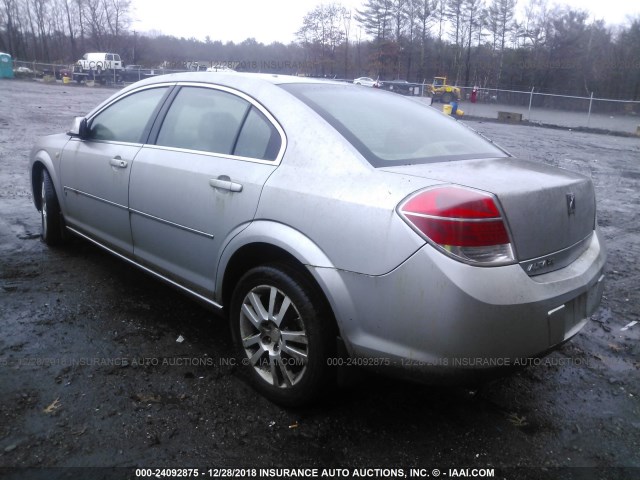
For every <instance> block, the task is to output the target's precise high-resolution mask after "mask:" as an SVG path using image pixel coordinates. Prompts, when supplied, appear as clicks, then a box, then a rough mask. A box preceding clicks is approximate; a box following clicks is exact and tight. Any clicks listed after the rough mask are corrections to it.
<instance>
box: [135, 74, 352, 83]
mask: <svg viewBox="0 0 640 480" xmlns="http://www.w3.org/2000/svg"><path fill="white" fill-rule="evenodd" d="M238 79H245V80H250V81H255V82H256V83H261V82H265V83H271V84H274V85H283V84H290V83H308V84H335V85H344V84H345V82H341V81H338V80H333V79H326V78H312V77H296V76H293V75H280V74H276V73H248V72H233V71H231V72H230V71H222V72H179V73H171V74H167V75H159V76H157V77H152V78H149V79H147V80H144V81H143V82H144V83H146V84H155V83H167V82H169V83H171V82H198V83H217V84H223V85H224V84H233V82H234V81H237V80H238Z"/></svg>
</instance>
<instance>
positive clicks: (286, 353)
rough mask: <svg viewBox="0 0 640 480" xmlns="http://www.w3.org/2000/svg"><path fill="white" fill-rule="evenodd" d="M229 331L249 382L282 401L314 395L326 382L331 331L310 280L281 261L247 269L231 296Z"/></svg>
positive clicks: (303, 401)
mask: <svg viewBox="0 0 640 480" xmlns="http://www.w3.org/2000/svg"><path fill="white" fill-rule="evenodd" d="M230 314H231V330H232V334H233V339H234V343H235V345H236V349H237V352H238V356H239V357H240V361H241V364H242V368H243V370H244V372H245V373H246V375H247V376H248V378H249V380H250V382H251V383H252V384H253V386H254V387H255V388H256V389H257V390H258V391H260V392H261V393H262V394H263V395H264V396H266V397H267V398H269V399H270V400H272V401H274V402H276V403H278V404H281V405H284V406H300V405H303V404H306V403H309V402H310V401H311V400H313V399H315V398H317V396H318V395H319V394H320V392H321V391H322V389H323V388H324V387H326V386H327V385H328V384H329V383H330V370H329V368H328V365H327V363H328V359H329V358H330V357H331V355H332V354H333V352H334V351H335V333H334V329H333V327H332V325H333V323H332V319H331V316H330V314H329V313H328V309H327V308H326V306H325V302H324V301H323V300H322V298H321V297H320V295H319V294H318V293H317V292H316V289H315V288H313V286H312V285H311V282H310V281H309V280H308V279H307V278H306V277H305V275H303V274H302V273H300V272H298V271H297V270H296V269H295V268H292V267H290V266H288V265H283V264H273V265H265V266H260V267H256V268H253V269H251V270H249V271H248V272H247V273H246V274H245V275H244V276H243V277H242V278H241V279H240V281H239V282H238V285H237V286H236V289H235V291H234V293H233V297H232V300H231V312H230Z"/></svg>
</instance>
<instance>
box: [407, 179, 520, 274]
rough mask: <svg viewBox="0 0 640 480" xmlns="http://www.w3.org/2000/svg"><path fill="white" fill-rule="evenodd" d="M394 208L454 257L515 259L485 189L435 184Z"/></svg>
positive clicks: (484, 260) (503, 261) (494, 262)
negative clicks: (437, 185)
mask: <svg viewBox="0 0 640 480" xmlns="http://www.w3.org/2000/svg"><path fill="white" fill-rule="evenodd" d="M398 212H399V213H400V216H401V217H402V218H403V219H404V220H405V221H406V222H407V223H408V224H409V225H410V226H411V227H412V228H413V229H414V230H415V231H416V232H417V233H419V234H420V235H422V236H423V237H424V238H425V239H427V240H428V241H429V242H430V243H431V244H433V245H435V246H437V247H439V248H440V249H442V250H444V251H445V252H446V253H447V254H449V255H451V256H453V257H456V258H457V259H458V260H463V261H466V262H470V263H474V264H485V265H497V264H500V265H504V264H506V263H513V262H514V261H515V257H514V255H513V248H512V246H511V240H510V239H509V233H508V231H507V227H506V225H505V222H504V219H503V218H502V214H501V212H500V210H499V208H498V205H497V203H496V200H495V199H494V197H493V196H492V195H490V194H488V193H485V192H481V191H478V190H473V189H469V188H463V187H454V186H444V187H435V188H431V189H429V190H423V191H421V192H418V193H416V194H414V195H413V196H411V197H409V198H408V199H407V200H405V201H404V202H403V203H401V204H400V206H399V207H398Z"/></svg>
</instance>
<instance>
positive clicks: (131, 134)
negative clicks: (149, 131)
mask: <svg viewBox="0 0 640 480" xmlns="http://www.w3.org/2000/svg"><path fill="white" fill-rule="evenodd" d="M166 91H167V87H159V88H150V89H147V90H142V91H139V92H135V93H132V94H131V95H127V96H126V97H124V98H123V99H121V100H118V101H117V102H115V103H112V104H111V105H109V106H108V107H107V108H105V109H104V110H102V111H101V112H100V113H98V114H97V115H96V116H95V117H93V119H92V120H91V126H90V129H89V138H90V139H92V140H105V141H114V142H127V143H142V142H143V141H144V139H143V138H142V134H143V132H144V131H145V128H146V127H147V124H148V123H149V120H150V119H151V116H152V114H153V112H154V110H155V109H156V107H157V106H158V104H159V103H160V100H161V99H162V97H163V96H164V94H165V93H166Z"/></svg>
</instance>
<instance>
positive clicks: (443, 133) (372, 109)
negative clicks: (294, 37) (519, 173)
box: [281, 83, 508, 167]
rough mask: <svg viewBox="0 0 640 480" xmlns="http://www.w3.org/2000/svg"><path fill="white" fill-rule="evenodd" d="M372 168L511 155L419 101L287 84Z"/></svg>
mask: <svg viewBox="0 0 640 480" xmlns="http://www.w3.org/2000/svg"><path fill="white" fill-rule="evenodd" d="M281 87H282V88H284V89H285V90H287V91H288V92H290V93H291V94H293V95H295V96H296V97H297V98H299V99H300V100H302V101H303V102H304V103H306V104H307V105H309V106H310V107H311V108H313V109H314V110H315V111H316V112H317V113H318V114H320V115H321V116H322V117H323V118H324V119H325V120H326V121H327V122H329V123H330V124H331V125H332V126H333V127H334V128H335V129H336V130H338V131H339V132H340V133H341V134H342V135H343V136H344V137H345V138H346V139H347V140H348V141H349V142H350V143H351V144H352V145H353V146H354V147H355V148H356V149H357V150H358V151H359V152H360V153H361V154H362V155H363V156H364V157H365V158H366V159H367V160H368V161H369V163H371V164H372V165H373V166H374V167H384V166H390V165H406V164H416V163H429V162H440V161H452V160H466V159H471V158H497V157H506V156H508V155H507V154H506V153H505V152H504V151H503V150H501V149H499V148H498V147H496V146H495V145H493V144H492V143H490V142H489V141H487V140H485V139H484V138H482V137H481V136H480V135H478V134H476V133H475V132H473V131H471V130H470V129H468V128H466V127H465V126H463V125H461V124H459V123H458V122H456V121H455V120H453V119H451V118H446V117H444V116H443V114H442V113H440V112H438V111H437V110H435V109H434V108H431V107H429V106H427V105H426V104H424V103H422V102H421V101H420V100H417V99H410V98H406V97H402V96H400V95H398V94H396V93H389V92H383V91H379V90H377V89H360V88H357V87H355V88H352V86H351V85H333V84H331V85H322V84H304V83H301V84H287V85H281Z"/></svg>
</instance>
